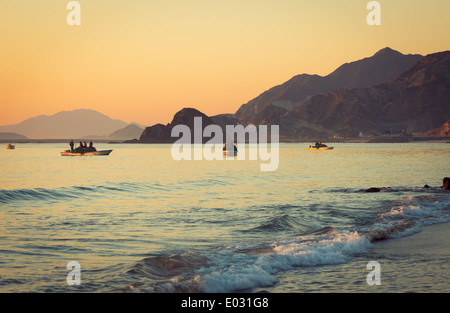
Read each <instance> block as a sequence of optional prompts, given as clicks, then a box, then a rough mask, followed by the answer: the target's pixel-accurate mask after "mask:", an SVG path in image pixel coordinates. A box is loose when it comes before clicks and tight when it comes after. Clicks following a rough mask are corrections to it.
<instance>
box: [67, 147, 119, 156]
mask: <svg viewBox="0 0 450 313" xmlns="http://www.w3.org/2000/svg"><path fill="white" fill-rule="evenodd" d="M111 151H112V150H101V151H86V152H78V151H77V150H70V149H68V150H65V151H63V152H61V156H90V155H109V154H110V153H111Z"/></svg>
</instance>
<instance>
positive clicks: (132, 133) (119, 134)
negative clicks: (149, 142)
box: [108, 124, 144, 140]
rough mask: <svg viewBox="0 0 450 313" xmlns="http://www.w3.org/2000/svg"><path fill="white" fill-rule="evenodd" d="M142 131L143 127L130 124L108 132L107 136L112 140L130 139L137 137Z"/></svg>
mask: <svg viewBox="0 0 450 313" xmlns="http://www.w3.org/2000/svg"><path fill="white" fill-rule="evenodd" d="M143 131H144V128H141V127H139V126H138V125H136V124H130V125H128V126H125V127H124V128H121V129H119V130H116V131H115V132H113V133H112V134H110V135H109V136H108V138H109V139H112V140H130V139H135V138H139V137H140V136H141V134H142V132H143Z"/></svg>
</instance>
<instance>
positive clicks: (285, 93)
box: [235, 48, 422, 125]
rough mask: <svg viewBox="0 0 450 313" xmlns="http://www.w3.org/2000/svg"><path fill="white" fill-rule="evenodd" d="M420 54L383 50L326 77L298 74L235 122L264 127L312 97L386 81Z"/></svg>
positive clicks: (250, 106)
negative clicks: (404, 53) (262, 125)
mask: <svg viewBox="0 0 450 313" xmlns="http://www.w3.org/2000/svg"><path fill="white" fill-rule="evenodd" d="M421 58H422V56H421V55H403V54H401V53H400V52H397V51H395V50H392V49H390V48H384V49H382V50H380V51H378V52H377V53H376V54H375V55H373V56H372V57H369V58H365V59H362V60H359V61H355V62H351V63H346V64H343V65H342V66H340V67H339V68H338V69H336V70H335V71H334V72H332V73H331V74H329V75H327V76H324V77H322V76H319V75H308V74H301V75H297V76H294V77H293V78H291V79H290V80H289V81H287V82H285V83H283V84H281V85H279V86H275V87H273V88H271V89H269V90H267V91H265V92H264V93H262V94H261V95H259V96H258V97H256V98H254V99H253V100H251V101H249V102H248V103H246V104H244V105H242V106H241V107H240V108H239V109H238V111H237V112H236V114H235V115H236V117H237V119H238V120H239V121H240V122H241V123H242V124H244V125H246V124H255V125H258V124H267V123H268V120H271V121H273V120H276V119H277V118H279V117H281V116H282V115H284V114H286V113H287V112H289V111H290V110H292V109H293V108H294V107H295V106H297V105H298V104H300V103H302V102H304V101H307V100H308V99H310V98H311V97H312V96H315V95H321V94H326V93H328V92H331V91H334V90H338V89H342V88H357V87H367V86H372V85H376V84H381V83H385V82H387V81H389V80H390V79H392V78H394V77H395V76H397V75H400V74H401V73H403V72H404V71H406V70H408V69H409V68H411V67H412V66H413V65H414V64H416V63H417V62H418V61H419V60H420V59H421Z"/></svg>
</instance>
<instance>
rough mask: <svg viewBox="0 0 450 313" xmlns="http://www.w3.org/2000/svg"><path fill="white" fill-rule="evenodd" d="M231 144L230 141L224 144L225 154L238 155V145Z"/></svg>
mask: <svg viewBox="0 0 450 313" xmlns="http://www.w3.org/2000/svg"><path fill="white" fill-rule="evenodd" d="M233 146H234V147H233ZM233 146H231V145H230V144H229V143H227V144H226V145H224V146H223V149H222V150H223V155H227V156H234V155H237V153H238V149H237V147H236V145H233Z"/></svg>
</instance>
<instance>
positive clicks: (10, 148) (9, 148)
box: [6, 144, 16, 150]
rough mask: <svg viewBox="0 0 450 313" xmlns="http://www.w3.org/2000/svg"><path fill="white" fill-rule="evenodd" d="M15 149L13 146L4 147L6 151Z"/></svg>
mask: <svg viewBox="0 0 450 313" xmlns="http://www.w3.org/2000/svg"><path fill="white" fill-rule="evenodd" d="M15 148H16V147H15V146H14V145H12V144H9V145H7V146H6V149H8V150H12V149H15Z"/></svg>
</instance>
